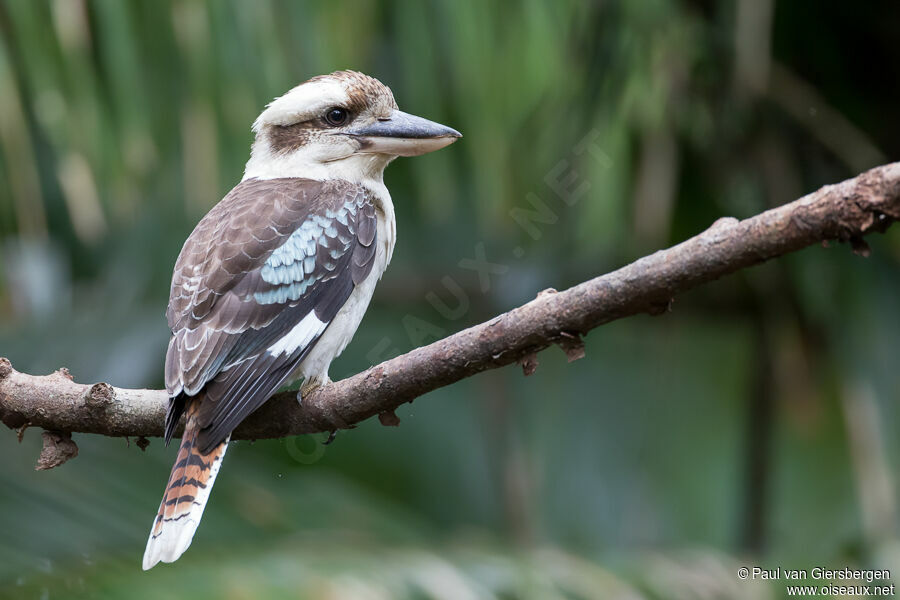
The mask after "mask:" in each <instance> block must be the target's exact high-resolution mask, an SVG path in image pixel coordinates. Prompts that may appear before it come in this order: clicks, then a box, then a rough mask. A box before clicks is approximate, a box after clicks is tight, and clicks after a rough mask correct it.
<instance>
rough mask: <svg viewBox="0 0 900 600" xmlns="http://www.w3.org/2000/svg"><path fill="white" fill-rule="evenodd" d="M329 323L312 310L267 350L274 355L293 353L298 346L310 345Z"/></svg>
mask: <svg viewBox="0 0 900 600" xmlns="http://www.w3.org/2000/svg"><path fill="white" fill-rule="evenodd" d="M327 326H328V323H323V322H322V321H320V320H319V318H318V317H317V316H316V311H314V310H311V311H309V314H308V315H306V316H305V317H303V320H302V321H300V322H299V323H297V324H296V325H294V327H293V328H292V329H291V330H290V331H289V332H288V333H287V335H285V336H284V337H282V338H281V339H279V340H278V341H277V342H275V343H274V344H272V345H271V346H269V347H268V348H267V349H266V352H268V353H269V354H271V355H272V356H278V355H280V354H293V353H294V352H295V351H296V350H297V349H298V348H303V347H306V346H308V345H309V344H310V343H311V342H312V341H313V340H314V339H316V338H317V337H319V335H321V334H322V332H323V331H325V327H327Z"/></svg>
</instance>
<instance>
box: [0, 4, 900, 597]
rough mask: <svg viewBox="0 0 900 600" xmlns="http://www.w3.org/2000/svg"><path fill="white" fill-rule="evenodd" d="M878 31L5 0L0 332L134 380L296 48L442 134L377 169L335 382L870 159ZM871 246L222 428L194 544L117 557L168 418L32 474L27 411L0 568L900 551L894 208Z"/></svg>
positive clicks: (2, 482) (656, 583) (380, 9)
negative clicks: (440, 145) (353, 308)
mask: <svg viewBox="0 0 900 600" xmlns="http://www.w3.org/2000/svg"><path fill="white" fill-rule="evenodd" d="M898 28H900V4H898V3H897V2H895V1H893V0H881V1H870V2H855V3H848V2H835V1H831V2H812V1H808V0H794V1H790V2H788V1H786V0H781V1H778V2H776V1H775V0H721V1H719V0H706V1H699V0H697V1H687V0H684V1H677V0H641V1H636V2H624V1H623V2H615V1H606V2H584V1H575V0H572V1H563V2H549V1H548V2H541V1H537V0H531V1H526V2H521V3H516V2H494V3H485V2H479V1H477V0H471V1H470V0H461V1H455V0H446V1H433V2H403V1H397V2H385V3H381V4H377V5H376V4H375V3H362V2H351V1H336V0H331V1H327V2H325V1H322V2H301V1H286V0H283V1H278V0H266V1H255V2H208V3H204V2H194V1H187V0H154V1H149V0H148V1H134V2H119V1H114V0H54V1H43V2H37V1H30V0H18V1H16V0H10V1H0V38H2V40H0V42H2V43H0V253H2V264H0V355H3V356H7V357H9V358H10V359H11V361H12V363H13V365H14V366H15V367H16V368H17V369H19V370H22V371H27V372H31V373H36V374H42V373H48V372H51V371H53V370H55V369H57V368H58V367H60V366H66V367H68V368H69V369H70V371H71V372H72V374H73V375H74V376H75V378H76V379H77V380H78V381H82V382H90V381H97V380H105V381H109V382H110V383H113V384H115V385H118V386H147V387H160V386H161V385H162V366H163V361H164V349H165V344H166V342H167V336H168V331H167V329H166V323H165V317H164V309H165V305H166V301H167V296H168V287H169V281H170V275H171V269H172V265H173V264H174V261H175V257H176V256H177V254H178V251H179V249H180V247H181V244H182V243H183V241H184V239H185V238H186V237H187V235H188V234H189V233H190V231H191V229H192V228H193V226H194V225H195V224H196V222H197V221H198V220H199V219H200V217H201V216H202V215H203V214H204V213H205V212H206V211H207V210H209V208H210V207H211V206H212V205H213V204H214V203H215V202H217V201H218V200H219V199H220V198H221V197H222V195H224V194H225V193H226V192H227V191H228V190H229V189H230V188H231V187H232V186H233V185H234V184H235V183H236V182H237V181H239V179H240V177H241V173H242V169H243V164H244V162H245V161H246V159H247V157H248V155H249V145H250V142H251V139H252V138H251V132H250V124H251V123H252V121H253V119H255V118H256V116H257V114H258V113H259V112H260V110H261V109H262V107H263V106H264V105H265V104H266V102H268V101H269V100H271V99H272V98H273V97H275V96H277V95H279V94H282V93H283V92H285V91H286V90H287V89H289V88H290V87H292V86H294V85H296V84H297V83H299V82H300V81H303V80H305V79H307V78H308V77H310V76H313V75H316V74H319V73H325V72H330V71H333V70H336V69H341V68H354V69H358V70H361V71H364V72H366V73H368V74H371V75H373V76H376V77H378V78H379V79H381V80H382V81H383V82H384V83H386V84H388V85H389V86H390V87H391V88H392V89H393V91H394V93H395V96H396V98H397V100H398V102H399V104H400V106H401V107H402V108H403V109H405V110H407V111H409V112H413V113H415V114H419V115H422V116H425V117H428V118H431V119H434V120H437V121H440V122H443V123H446V124H448V125H451V126H453V127H455V128H457V129H459V130H460V131H462V132H463V134H464V135H465V137H464V138H463V139H462V140H460V141H459V142H458V143H457V144H454V145H453V146H451V147H450V148H448V149H446V150H443V151H441V152H438V153H435V154H433V155H428V156H425V157H422V158H418V159H415V160H405V159H401V160H398V161H397V162H396V163H394V164H393V165H392V166H391V167H389V169H388V171H387V173H386V182H387V185H388V187H389V188H390V190H391V193H392V195H393V197H394V202H395V204H396V207H397V215H398V228H399V239H398V243H397V249H396V252H395V255H394V261H393V263H392V265H391V267H390V268H389V270H388V272H387V274H386V275H385V277H384V279H383V281H382V282H381V284H380V286H379V288H378V291H377V292H376V294H375V298H374V301H373V303H372V306H371V307H370V309H369V312H368V314H367V316H366V318H365V320H364V322H363V325H362V327H361V328H360V331H359V332H358V334H357V335H356V338H355V339H354V341H353V343H352V344H351V345H350V347H349V348H348V350H347V351H346V352H345V354H344V355H343V356H342V357H341V358H340V359H339V360H338V361H336V363H335V364H334V365H333V367H332V371H331V375H332V377H335V378H338V377H342V376H346V375H349V374H352V373H354V372H357V371H360V370H362V369H364V368H366V367H368V366H369V365H370V364H373V363H376V362H379V361H380V360H382V359H384V358H387V357H389V356H390V355H392V354H396V353H399V352H404V351H406V350H409V349H410V348H412V347H415V346H418V345H421V344H424V343H427V342H430V341H433V340H434V339H437V338H439V337H443V336H444V335H446V334H449V333H452V332H454V331H457V330H459V329H462V328H464V327H466V326H469V325H471V324H475V323H478V322H481V321H483V320H485V319H488V318H490V317H492V316H493V315H495V314H497V313H498V312H501V311H504V310H507V309H509V308H511V307H513V306H516V305H518V304H520V303H522V302H525V301H527V300H529V299H531V298H533V297H534V296H535V295H536V294H537V292H538V291H540V290H542V289H544V288H547V287H554V288H557V289H563V288H565V287H568V286H570V285H572V284H575V283H577V282H580V281H582V280H584V279H587V278H590V277H593V276H596V275H598V274H601V273H603V272H606V271H608V270H611V269H614V268H616V267H618V266H621V265H623V264H625V263H627V262H630V261H631V260H633V259H635V258H638V257H640V256H642V255H644V254H647V253H649V252H652V251H654V250H656V249H659V248H662V247H665V246H668V245H671V244H673V243H676V242H678V241H680V240H682V239H684V238H686V237H689V236H691V235H694V234H696V233H698V232H699V231H701V230H703V229H704V228H706V227H707V226H709V225H710V224H711V223H712V222H713V221H715V220H716V219H717V218H719V217H721V216H724V215H729V216H735V217H739V218H741V217H747V216H750V215H753V214H755V213H758V212H760V211H763V210H765V209H766V208H768V207H771V206H776V205H779V204H783V203H785V202H788V201H790V200H793V199H795V198H798V197H800V196H802V195H803V194H805V193H808V192H810V191H812V190H815V189H817V188H818V187H820V186H822V185H824V184H828V183H834V182H837V181H840V180H842V179H845V178H847V177H851V176H853V175H855V174H857V173H859V172H860V171H862V170H865V169H867V168H869V167H872V166H875V165H877V164H881V163H884V162H888V161H890V160H897V159H898V158H900V112H898V110H897V108H898V105H900V104H898V101H900V44H898V34H897V31H898V30H900V29H898ZM566 177H570V178H571V180H570V181H569V182H568V184H566V185H567V187H568V189H569V190H570V194H569V195H567V196H565V197H563V196H560V194H558V193H557V191H555V190H554V186H555V185H556V183H555V182H558V181H559V180H560V179H564V178H566ZM557 187H558V186H557ZM572 190H577V193H576V192H573V191H572ZM566 200H568V201H566ZM535 206H540V207H543V210H544V213H543V222H537V221H530V222H529V223H530V225H529V226H527V227H523V226H522V225H521V223H520V222H517V220H516V218H514V216H513V215H521V214H522V213H521V210H522V209H526V210H534V207H535ZM517 209H518V211H519V212H516V210H517ZM511 211H512V213H511ZM519 221H521V218H520V219H519ZM870 244H871V245H872V255H871V257H870V258H868V259H863V258H861V257H858V256H855V255H853V254H852V253H851V251H850V249H849V248H848V247H846V246H844V245H839V244H832V245H831V246H830V247H828V248H819V247H817V248H811V249H808V250H805V251H802V252H799V253H796V254H794V255H792V256H789V257H787V258H785V259H783V260H779V261H777V262H774V263H771V264H767V265H764V266H761V267H757V268H754V269H751V270H747V271H745V272H742V273H740V274H738V275H735V276H731V277H728V278H726V279H723V280H722V281H719V282H716V283H714V284H711V285H707V286H704V287H703V288H702V289H699V290H696V291H694V292H692V293H689V294H686V295H684V296H683V297H679V298H678V299H677V301H676V302H675V304H674V307H673V311H672V313H671V314H668V315H667V316H665V317H661V318H660V317H637V318H632V319H628V320H626V321H622V322H617V323H613V324H610V325H608V326H605V327H603V328H601V329H598V330H596V331H594V332H593V333H592V334H591V335H590V336H589V337H588V338H587V340H586V343H587V348H586V349H587V356H586V358H585V359H583V360H581V361H578V362H576V363H573V364H567V363H566V361H565V357H564V355H563V353H562V352H560V351H559V350H558V349H550V350H548V351H547V352H545V353H544V354H542V355H541V356H540V361H541V364H540V367H539V368H538V370H537V373H536V374H535V375H533V376H532V377H530V378H528V379H525V378H523V377H522V375H521V371H520V370H519V369H517V368H507V369H504V370H502V371H498V372H492V373H485V374H482V375H479V376H476V377H474V378H471V379H468V380H466V381H463V382H461V383H459V384H457V385H454V386H452V387H450V388H446V389H442V390H438V391H436V392H433V393H431V394H428V395H427V396H426V397H424V398H422V399H420V400H418V401H416V402H415V404H413V405H407V406H404V407H403V408H402V409H401V410H400V411H398V415H399V416H400V418H401V420H402V425H401V426H400V427H399V428H396V429H387V428H384V427H381V426H380V425H379V424H378V423H377V422H367V423H365V424H363V425H362V426H360V427H359V428H358V429H356V430H354V431H352V432H344V433H342V434H341V435H339V436H338V438H337V440H336V442H335V443H334V444H333V445H331V446H328V447H327V448H325V447H323V446H321V445H320V444H319V442H320V441H321V439H322V438H321V437H320V436H311V437H308V438H297V439H288V440H280V441H267V442H259V443H255V444H250V443H238V444H235V445H234V447H233V448H232V449H231V451H229V454H228V459H227V460H226V465H225V469H224V470H223V472H222V475H221V477H219V479H218V482H217V484H216V489H215V492H214V493H213V495H212V498H211V501H210V504H209V507H208V509H207V511H206V514H205V516H204V523H203V525H202V526H201V527H200V529H199V531H198V534H197V536H196V538H195V540H194V543H193V546H192V547H191V549H190V551H189V552H188V553H187V554H186V555H185V556H184V557H183V558H182V559H181V560H180V561H178V563H176V564H175V565H174V566H162V567H159V568H156V569H154V570H153V571H151V572H149V573H146V574H145V573H142V572H141V571H140V557H141V555H142V552H143V549H144V544H145V540H146V536H147V533H148V531H149V527H150V524H151V520H152V517H153V515H154V513H155V510H156V507H157V505H158V502H159V498H160V496H161V494H162V491H163V486H164V483H165V479H166V476H167V474H168V470H169V467H170V464H171V462H172V460H173V457H174V450H173V449H169V450H166V449H165V448H163V446H162V444H161V443H160V442H159V441H158V440H154V441H153V442H152V443H151V445H150V447H149V448H148V450H147V451H146V452H143V453H142V452H141V451H140V450H139V449H138V448H137V447H136V446H135V444H133V443H131V444H130V445H129V444H128V443H127V442H126V441H125V440H121V439H105V438H100V437H96V436H81V435H77V436H76V441H77V442H78V444H79V447H80V449H81V453H80V455H79V456H78V458H77V459H76V460H74V461H72V462H70V463H68V464H66V465H65V466H63V467H61V468H59V469H55V470H53V471H49V472H41V473H37V472H34V471H33V470H32V468H33V463H34V461H35V459H36V457H37V454H38V451H39V448H40V435H39V432H38V431H34V430H29V431H27V432H26V433H25V438H24V441H23V442H22V443H21V444H17V443H16V439H15V435H14V433H13V432H11V431H10V432H6V433H5V434H4V435H2V436H0V453H2V456H3V461H2V466H0V597H22V598H37V597H41V598H74V597H87V598H118V597H129V598H168V597H172V598H176V597H177V598H181V597H185V598H187V597H189V598H193V599H195V600H196V599H199V598H229V599H243V598H258V597H269V598H276V597H278V598H282V597H283V598H317V599H318V598H339V599H345V598H352V599H356V598H366V599H368V598H373V599H380V598H409V599H426V598H427V599H431V598H434V599H444V598H452V599H468V598H473V599H476V598H477V599H482V598H503V599H512V598H516V599H519V598H523V599H525V598H527V599H531V598H540V599H544V598H549V599H556V598H560V599H562V598H577V599H581V598H635V599H638V598H660V599H669V598H684V599H696V598H780V597H782V596H783V595H784V594H785V590H784V582H776V583H775V584H772V585H766V584H758V583H757V584H753V583H752V582H751V583H748V582H742V581H740V580H739V579H738V578H737V569H738V567H740V566H742V565H749V566H753V565H759V566H764V567H774V566H776V565H781V566H784V567H791V568H808V567H812V566H829V567H850V566H852V567H867V568H874V567H880V568H890V569H894V570H895V571H897V572H900V546H898V543H897V518H898V512H897V511H898V506H897V499H896V496H897V482H896V477H895V470H896V467H897V465H898V462H900V446H898V443H897V441H896V436H895V435H894V432H895V431H896V430H897V426H898V424H900V415H898V414H897V408H896V407H897V399H898V396H900V370H898V369H897V355H898V348H900V342H898V339H900V313H898V311H897V306H898V301H900V279H898V277H897V273H898V270H897V269H898V263H900V233H898V231H897V230H896V228H895V229H894V230H891V231H890V232H889V233H888V234H887V235H885V236H877V237H874V238H872V239H870ZM479 251H483V252H484V256H485V257H486V258H487V259H488V260H490V261H491V262H493V263H497V264H499V265H503V267H504V272H503V273H502V274H497V275H492V276H491V277H490V278H489V279H488V280H487V282H486V284H485V282H483V281H481V280H479V278H478V275H477V273H476V272H474V271H472V270H470V269H466V268H464V267H461V266H460V261H461V260H463V259H470V258H473V257H475V256H476V253H477V252H479ZM435 298H437V300H436V299H435ZM441 303H443V305H444V306H445V307H444V308H439V307H440V306H442V304H441Z"/></svg>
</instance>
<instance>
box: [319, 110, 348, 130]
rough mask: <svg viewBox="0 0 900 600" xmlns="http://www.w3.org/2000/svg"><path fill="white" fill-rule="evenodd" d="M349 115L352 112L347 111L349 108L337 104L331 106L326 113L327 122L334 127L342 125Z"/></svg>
mask: <svg viewBox="0 0 900 600" xmlns="http://www.w3.org/2000/svg"><path fill="white" fill-rule="evenodd" d="M349 116H350V113H348V112H347V109H345V108H341V107H339V106H335V107H333V108H329V109H328V111H327V112H326V113H325V122H326V123H328V124H329V125H331V126H332V127H340V126H341V125H343V124H344V123H346V122H347V119H348V117H349Z"/></svg>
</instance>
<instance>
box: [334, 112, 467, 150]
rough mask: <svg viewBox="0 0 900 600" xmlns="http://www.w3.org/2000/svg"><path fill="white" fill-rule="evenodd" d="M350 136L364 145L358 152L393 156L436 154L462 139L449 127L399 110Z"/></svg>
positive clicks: (458, 133)
mask: <svg viewBox="0 0 900 600" xmlns="http://www.w3.org/2000/svg"><path fill="white" fill-rule="evenodd" d="M347 134H348V135H351V136H353V137H354V138H356V139H357V140H358V141H359V142H360V143H361V147H360V149H359V152H364V153H367V154H390V155H393V156H418V155H420V154H426V153H428V152H434V151H435V150H439V149H441V148H443V147H444V146H449V145H450V144H452V143H453V142H455V141H456V140H457V139H458V138H461V137H462V134H461V133H460V132H458V131H456V130H455V129H452V128H450V127H447V126H446V125H441V124H440V123H435V122H434V121H429V120H428V119H423V118H422V117H417V116H415V115H411V114H409V113H405V112H403V111H400V110H395V111H394V112H393V113H391V116H390V117H388V118H386V119H378V120H377V121H375V122H374V123H370V124H368V125H364V126H362V127H359V128H356V129H351V130H350V131H348V132H347Z"/></svg>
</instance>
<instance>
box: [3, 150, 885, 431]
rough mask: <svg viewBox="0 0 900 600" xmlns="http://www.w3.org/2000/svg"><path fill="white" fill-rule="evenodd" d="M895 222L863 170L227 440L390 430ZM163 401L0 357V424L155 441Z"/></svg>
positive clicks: (856, 242) (861, 246) (879, 185)
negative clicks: (678, 299) (615, 327)
mask: <svg viewBox="0 0 900 600" xmlns="http://www.w3.org/2000/svg"><path fill="white" fill-rule="evenodd" d="M896 220H900V163H893V164H889V165H885V166H881V167H877V168H875V169H872V170H870V171H868V172H866V173H863V174H862V175H860V176H858V177H855V178H854V179H850V180H847V181H845V182H843V183H840V184H837V185H832V186H828V187H824V188H822V189H820V190H818V191H816V192H813V193H812V194H809V195H808V196H806V197H804V198H801V199H800V200H797V201H795V202H792V203H790V204H787V205H784V206H781V207H779V208H775V209H773V210H769V211H766V212H764V213H762V214H760V215H757V216H755V217H752V218H750V219H746V220H743V221H738V220H737V219H733V218H723V219H719V220H718V221H716V222H715V223H714V224H713V226H712V227H710V228H709V229H708V230H706V231H704V232H703V233H701V234H700V235H698V236H695V237H693V238H691V239H689V240H687V241H685V242H683V243H681V244H678V245H677V246H673V247H672V248H669V249H667V250H662V251H659V252H656V253H655V254H652V255H650V256H647V257H645V258H642V259H640V260H638V261H636V262H634V263H632V264H630V265H628V266H626V267H623V268H621V269H619V270H617V271H614V272H612V273H609V274H607V275H603V276H601V277H597V278H595V279H591V280H590V281H586V282H584V283H582V284H579V285H576V286H574V287H572V288H570V289H568V290H565V291H563V292H558V293H557V292H552V291H548V292H547V293H542V294H539V295H538V297H537V298H536V299H535V300H533V301H531V302H529V303H527V304H525V305H524V306H520V307H518V308H515V309H513V310H511V311H509V312H507V313H504V314H502V315H499V316H497V317H495V318H494V319H491V320H490V321H488V322H486V323H482V324H480V325H476V326H474V327H470V328H469V329H466V330H464V331H460V332H459V333H456V334H454V335H451V336H449V337H447V338H444V339H442V340H440V341H437V342H435V343H433V344H430V345H428V346H424V347H421V348H417V349H415V350H413V351H411V352H408V353H407V354H404V355H402V356H398V357H397V358H394V359H391V360H388V361H385V362H383V363H381V364H379V365H377V366H374V367H372V368H370V369H368V370H366V371H364V372H362V373H359V374H357V375H354V376H353V377H349V378H347V379H344V380H342V381H338V382H335V383H332V384H331V385H328V386H326V387H324V388H320V389H318V390H316V391H314V392H312V393H310V394H309V396H308V397H306V398H305V399H304V401H303V405H302V406H298V404H297V402H296V399H295V396H294V394H292V393H282V394H278V395H276V396H275V397H273V398H272V399H271V400H270V401H268V402H267V403H266V404H265V405H264V406H263V407H262V408H261V409H260V410H258V411H257V412H256V413H254V414H253V415H251V416H250V417H249V418H248V419H247V420H246V421H245V422H244V423H242V424H241V425H240V426H239V427H238V428H237V430H236V431H235V432H234V438H235V439H260V438H275V437H284V436H289V435H297V434H302V433H312V432H319V431H332V430H335V429H338V428H347V427H352V426H353V425H354V424H356V423H359V422H360V421H363V420H365V419H368V418H369V417H372V416H374V415H380V416H381V421H382V423H384V424H386V425H390V424H396V417H394V415H393V411H394V409H396V408H397V407H398V406H400V405H401V404H403V403H405V402H410V401H411V400H413V399H414V398H417V397H419V396H421V395H422V394H425V393H427V392H429V391H431V390H434V389H437V388H439V387H443V386H445V385H449V384H451V383H454V382H456V381H459V380H460V379H463V378H466V377H469V376H471V375H474V374H475V373H479V372H481V371H485V370H487V369H495V368H498V367H502V366H504V365H509V364H512V363H514V362H519V363H520V364H521V365H522V367H523V370H524V371H525V372H526V374H528V373H529V372H531V371H533V370H534V367H535V366H536V364H537V362H536V358H535V354H536V353H537V352H539V351H541V350H543V349H545V348H547V347H548V346H550V345H553V344H558V345H560V346H562V347H563V349H564V350H566V352H567V354H568V355H569V357H570V360H574V359H575V358H578V357H580V356H581V355H582V354H583V347H582V346H581V338H580V336H582V335H584V334H586V333H587V332H588V331H590V330H591V329H593V328H595V327H598V326H599V325H603V324H604V323H608V322H610V321H613V320H615V319H621V318H623V317H627V316H630V315H635V314H639V313H650V314H660V313H663V312H666V311H667V310H668V308H669V305H670V303H671V301H672V298H673V297H674V296H675V295H676V294H679V293H681V292H684V291H686V290H689V289H691V288H694V287H696V286H698V285H700V284H702V283H706V282H708V281H713V280H715V279H718V278H719V277H722V276H723V275H727V274H729V273H733V272H735V271H737V270H739V269H743V268H745V267H749V266H751V265H755V264H758V263H761V262H764V261H766V260H769V259H771V258H775V257H777V256H781V255H784V254H787V253H789V252H793V251H795V250H799V249H801V248H804V247H806V246H809V245H811V244H815V243H819V242H824V241H827V240H838V241H842V242H850V243H851V245H852V246H853V249H854V251H856V252H858V253H861V254H866V253H867V252H868V246H866V244H865V242H864V241H863V239H862V237H863V236H864V235H866V234H868V233H871V232H873V231H884V230H885V229H886V228H887V227H888V226H889V225H890V224H891V223H893V222H894V221H896ZM166 403H167V396H166V394H165V392H163V391H157V390H127V389H119V388H113V387H112V386H110V385H108V384H105V383H98V384H95V385H93V386H91V385H80V384H77V383H75V382H74V381H72V378H71V376H70V375H69V374H68V371H66V370H65V369H61V370H60V371H57V372H56V373H53V374H52V375H47V376H33V375H27V374H24V373H19V372H17V371H15V370H14V369H13V368H12V366H11V365H10V362H9V361H8V360H6V359H0V420H2V421H3V423H5V424H6V425H7V426H9V427H11V428H15V429H20V430H21V429H22V428H24V427H26V426H34V427H40V428H42V429H45V430H48V431H54V432H82V433H98V434H102V435H108V436H160V435H162V432H163V417H164V414H165V411H166Z"/></svg>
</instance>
